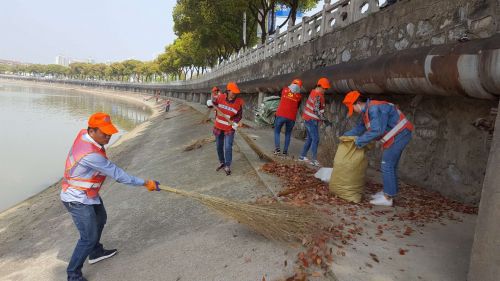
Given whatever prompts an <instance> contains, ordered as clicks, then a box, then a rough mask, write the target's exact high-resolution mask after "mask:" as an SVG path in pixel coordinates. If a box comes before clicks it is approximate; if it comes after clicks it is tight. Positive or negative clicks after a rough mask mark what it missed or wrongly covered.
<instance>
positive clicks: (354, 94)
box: [342, 91, 361, 116]
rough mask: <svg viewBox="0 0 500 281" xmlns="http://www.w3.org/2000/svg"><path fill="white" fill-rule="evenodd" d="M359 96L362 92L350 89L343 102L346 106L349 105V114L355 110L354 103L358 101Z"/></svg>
mask: <svg viewBox="0 0 500 281" xmlns="http://www.w3.org/2000/svg"><path fill="white" fill-rule="evenodd" d="M359 96H361V94H360V93H359V92H358V91H350V92H349V93H347V95H346V96H345V98H344V100H343V101H342V103H343V104H345V106H347V108H348V109H349V112H348V113H347V116H352V112H353V111H354V103H356V101H357V100H358V98H359Z"/></svg>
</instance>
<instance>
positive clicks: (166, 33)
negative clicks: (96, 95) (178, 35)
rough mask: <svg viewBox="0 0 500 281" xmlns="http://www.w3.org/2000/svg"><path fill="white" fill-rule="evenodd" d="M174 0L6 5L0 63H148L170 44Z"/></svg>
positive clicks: (0, 18)
mask: <svg viewBox="0 0 500 281" xmlns="http://www.w3.org/2000/svg"><path fill="white" fill-rule="evenodd" d="M175 2H176V1H175V0H140V1H139V0H84V1H77V0H6V1H2V4H0V59H8V60H15V61H21V62H29V63H43V64H49V63H55V57H56V56H57V55H63V56H67V57H71V58H75V59H88V58H92V59H94V60H95V61H96V62H107V61H122V60H125V59H130V58H134V59H139V60H152V59H154V58H156V56H157V55H158V54H160V53H161V52H163V50H164V48H165V46H166V45H167V44H169V43H172V42H173V41H174V39H175V35H174V32H173V20H172V9H173V7H174V5H175Z"/></svg>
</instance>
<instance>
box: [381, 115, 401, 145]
mask: <svg viewBox="0 0 500 281" xmlns="http://www.w3.org/2000/svg"><path fill="white" fill-rule="evenodd" d="M398 111H399V110H398ZM406 123H408V119H406V118H404V119H402V120H401V121H399V123H398V124H396V126H394V128H392V129H391V130H390V131H389V132H388V133H387V134H385V136H384V137H382V138H381V139H380V142H381V143H385V142H386V141H388V140H389V139H391V138H393V137H394V136H395V135H397V134H398V133H399V131H400V130H401V129H403V128H404V127H405V126H406Z"/></svg>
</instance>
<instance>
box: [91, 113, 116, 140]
mask: <svg viewBox="0 0 500 281" xmlns="http://www.w3.org/2000/svg"><path fill="white" fill-rule="evenodd" d="M89 127H90V128H99V130H101V131H102V132H103V133H105V134H106V135H112V134H116V133H118V129H116V127H115V125H113V123H111V117H109V115H108V114H106V113H103V112H97V113H94V114H92V115H91V116H90V118H89Z"/></svg>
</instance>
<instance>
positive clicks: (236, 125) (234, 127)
mask: <svg viewBox="0 0 500 281" xmlns="http://www.w3.org/2000/svg"><path fill="white" fill-rule="evenodd" d="M238 126H239V125H238V123H233V125H232V126H231V127H233V130H235V131H236V130H237V129H238Z"/></svg>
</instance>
